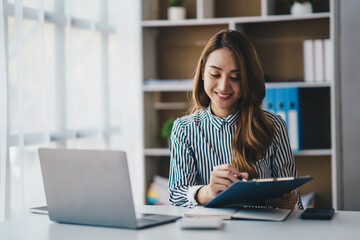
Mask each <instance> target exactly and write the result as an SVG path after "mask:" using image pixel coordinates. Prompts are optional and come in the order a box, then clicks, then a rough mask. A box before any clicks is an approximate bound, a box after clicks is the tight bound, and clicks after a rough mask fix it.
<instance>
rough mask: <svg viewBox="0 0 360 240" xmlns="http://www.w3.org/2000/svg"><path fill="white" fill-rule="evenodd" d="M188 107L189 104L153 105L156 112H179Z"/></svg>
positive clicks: (158, 103)
mask: <svg viewBox="0 0 360 240" xmlns="http://www.w3.org/2000/svg"><path fill="white" fill-rule="evenodd" d="M188 107H189V104H188V103H186V102H157V103H155V104H154V108H155V109H156V110H180V109H187V108H188Z"/></svg>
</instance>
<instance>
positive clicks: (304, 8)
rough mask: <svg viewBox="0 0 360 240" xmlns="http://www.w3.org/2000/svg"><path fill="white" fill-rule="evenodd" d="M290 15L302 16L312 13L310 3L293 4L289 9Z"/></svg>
mask: <svg viewBox="0 0 360 240" xmlns="http://www.w3.org/2000/svg"><path fill="white" fill-rule="evenodd" d="M290 12H291V14H292V15H304V14H309V13H312V12H313V9H312V5H311V3H310V2H304V3H299V2H295V3H294V4H293V5H292V6H291V9H290Z"/></svg>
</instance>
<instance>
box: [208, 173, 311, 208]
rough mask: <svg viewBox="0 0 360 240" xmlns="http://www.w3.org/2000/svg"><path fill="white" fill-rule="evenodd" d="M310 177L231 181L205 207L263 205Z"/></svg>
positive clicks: (305, 181) (303, 182)
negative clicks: (231, 182) (228, 185)
mask: <svg viewBox="0 0 360 240" xmlns="http://www.w3.org/2000/svg"><path fill="white" fill-rule="evenodd" d="M312 179H313V178H312V177H309V176H305V177H298V178H278V179H258V180H250V181H247V182H244V181H239V182H235V183H233V184H232V185H231V186H230V187H228V188H227V189H226V190H225V191H223V192H221V193H219V194H218V195H217V196H216V197H215V198H213V199H212V200H211V201H210V202H208V203H207V204H205V205H204V206H205V207H222V208H224V207H243V206H249V205H263V204H264V201H265V200H266V199H271V198H275V197H279V196H282V195H283V194H284V193H286V192H291V191H292V190H294V189H296V188H298V187H300V186H301V185H303V184H305V183H307V182H308V181H310V180H312Z"/></svg>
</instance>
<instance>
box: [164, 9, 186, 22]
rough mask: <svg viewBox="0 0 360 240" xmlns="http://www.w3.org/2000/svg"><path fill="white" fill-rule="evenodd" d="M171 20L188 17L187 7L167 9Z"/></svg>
mask: <svg viewBox="0 0 360 240" xmlns="http://www.w3.org/2000/svg"><path fill="white" fill-rule="evenodd" d="M167 13H168V19H169V20H182V19H185V18H186V8H184V7H169V8H168V10H167Z"/></svg>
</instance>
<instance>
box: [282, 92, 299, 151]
mask: <svg viewBox="0 0 360 240" xmlns="http://www.w3.org/2000/svg"><path fill="white" fill-rule="evenodd" d="M286 105H287V119H288V121H287V126H288V133H289V139H290V145H291V149H292V150H293V151H299V150H300V149H301V123H300V116H301V112H300V102H299V88H297V87H293V88H287V89H286Z"/></svg>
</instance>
